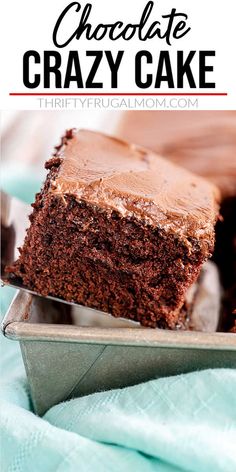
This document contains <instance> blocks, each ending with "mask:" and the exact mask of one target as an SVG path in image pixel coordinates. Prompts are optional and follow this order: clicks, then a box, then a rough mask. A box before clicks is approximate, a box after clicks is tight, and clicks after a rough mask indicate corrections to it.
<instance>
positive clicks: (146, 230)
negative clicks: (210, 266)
mask: <svg viewBox="0 0 236 472" xmlns="http://www.w3.org/2000/svg"><path fill="white" fill-rule="evenodd" d="M46 168H47V169H48V170H49V173H48V176H47V179H46V182H45V184H44V186H43V189H42V191H41V192H40V193H38V194H37V195H36V201H35V203H34V204H33V205H32V206H33V208H34V209H33V213H32V214H31V216H30V221H31V225H30V228H29V229H28V231H27V235H26V238H25V242H24V246H23V248H22V249H21V250H20V257H19V259H18V261H17V262H16V263H15V264H14V265H13V266H12V267H8V269H7V270H8V272H9V273H10V277H19V278H20V279H21V281H22V282H23V284H24V285H25V286H27V287H28V288H30V289H33V290H35V291H36V292H38V293H40V294H42V295H45V296H47V295H52V296H56V297H60V298H63V299H65V300H67V301H74V302H76V303H79V304H82V305H86V306H89V307H92V308H96V309H99V310H102V311H105V312H109V313H111V314H112V315H113V316H117V317H119V316H121V317H126V318H130V319H133V320H136V321H139V322H140V323H141V324H142V325H145V326H150V327H162V328H170V329H175V328H176V327H178V323H179V320H180V318H181V309H182V307H183V304H184V298H185V293H186V290H187V289H188V287H189V286H190V285H191V284H192V283H193V282H194V281H195V280H196V279H197V277H198V275H199V273H200V269H201V266H202V264H203V262H204V261H206V260H207V259H208V258H209V257H210V255H211V254H212V251H213V247H214V225H215V221H216V218H217V213H218V204H217V200H218V199H219V195H218V192H217V189H216V188H215V187H214V186H213V185H211V184H209V183H208V182H206V181H205V180H204V179H201V178H200V177H197V176H195V175H193V174H191V173H190V172H188V171H186V170H184V169H182V168H180V167H178V166H176V165H174V164H172V163H169V162H167V161H165V160H164V159H162V158H161V157H159V156H157V155H156V154H154V153H152V152H150V151H147V150H146V149H144V148H140V147H137V146H135V145H129V144H128V143H126V142H124V141H121V140H118V139H116V138H112V137H108V136H106V135H103V134H100V133H96V132H92V131H87V130H80V131H78V130H70V131H68V132H67V133H66V135H65V136H64V137H63V138H62V142H61V145H60V146H58V147H57V148H56V152H55V154H54V156H53V157H52V158H51V159H50V160H49V161H48V162H47V163H46Z"/></svg>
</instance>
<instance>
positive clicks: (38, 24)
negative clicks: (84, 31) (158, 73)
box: [1, 0, 236, 110]
mask: <svg viewBox="0 0 236 472" xmlns="http://www.w3.org/2000/svg"><path fill="white" fill-rule="evenodd" d="M68 3H70V1H66V0H48V1H47V2H46V1H45V0H43V1H40V2H39V1H36V0H21V1H20V2H18V1H16V0H15V1H14V2H10V1H8V2H4V11H3V16H2V18H3V21H2V26H1V36H2V38H1V44H2V60H1V64H2V68H1V108H2V109H38V108H39V101H38V99H36V98H35V97H9V92H24V91H25V92H30V91H31V92H38V91H43V87H42V86H39V87H38V89H32V90H29V89H26V88H25V87H24V85H23V81H22V70H23V67H22V58H23V54H24V52H25V51H27V50H29V49H34V50H36V51H39V52H40V53H41V52H42V51H43V50H58V51H59V52H60V53H61V54H62V56H63V60H64V63H66V58H67V55H68V51H69V50H79V54H80V58H81V62H82V68H83V74H84V78H86V74H87V72H88V70H89V63H91V62H90V61H91V58H86V57H85V51H86V50H91V49H99V50H106V49H107V50H112V52H113V53H115V51H117V50H119V49H122V50H123V49H124V50H125V54H124V57H123V60H122V65H121V69H120V74H119V89H118V90H112V89H111V88H110V75H109V69H108V66H107V65H106V62H105V61H104V62H103V63H102V64H101V65H100V69H99V73H98V75H97V80H101V81H102V82H103V83H104V88H103V89H102V90H101V89H99V90H98V91H102V92H109V91H119V92H141V90H140V89H138V88H137V87H135V82H134V56H135V54H136V52H137V51H139V50H140V49H147V50H150V51H151V52H152V54H153V57H154V58H155V57H158V51H159V50H166V49H170V50H171V55H172V56H173V59H174V57H175V51H176V50H177V49H178V50H184V51H186V53H187V52H188V51H189V50H216V57H215V58H210V59H209V62H210V63H211V62H213V64H214V66H215V69H214V73H209V80H210V79H213V81H215V82H216V88H215V89H210V90H207V89H204V90H201V91H202V92H207V91H209V92H228V97H201V99H199V109H213V110H214V109H235V108H236V107H235V105H236V66H235V61H236V59H235V58H236V54H235V43H236V41H235V13H236V2H235V0H225V1H224V2H220V1H218V0H205V1H202V0H199V1H197V0H158V1H155V6H154V10H153V12H152V15H151V19H150V20H149V22H152V21H154V20H160V19H161V18H160V17H161V15H162V14H166V13H169V12H170V10H171V8H176V9H177V10H178V11H181V12H185V13H187V14H188V16H189V20H188V21H189V25H190V26H191V31H190V32H189V33H188V34H187V35H186V36H185V37H184V38H182V39H179V40H177V41H175V43H174V44H173V45H172V46H171V48H169V47H168V46H167V45H166V43H165V41H163V40H158V39H152V40H148V41H145V42H140V41H139V40H137V39H132V40H130V41H128V42H127V41H124V40H118V41H113V42H111V41H110V40H109V39H106V38H105V39H104V40H102V41H95V40H92V41H86V40H85V39H81V40H80V41H76V40H73V41H72V43H71V44H70V45H69V46H67V47H66V48H64V49H56V48H55V46H54V44H53V41H52V31H53V28H54V25H55V22H56V20H57V18H58V16H59V14H60V13H61V12H62V10H63V9H64V8H65V6H66V5H68ZM85 3H86V2H81V4H82V5H85ZM91 3H92V4H93V9H92V14H91V16H90V21H92V23H93V24H95V25H96V24H97V23H100V22H102V23H111V22H114V21H117V20H121V21H123V22H124V23H129V22H132V23H136V22H137V23H138V22H139V20H140V17H141V13H142V11H143V9H144V6H145V5H146V3H147V2H146V1H145V0H119V2H115V1H112V0H110V1H109V0H96V1H95V0H91ZM79 18H80V14H78V13H77V14H76V13H73V14H71V15H70V18H68V19H69V20H70V21H68V22H67V26H68V28H70V31H71V33H72V32H73V31H74V30H75V29H76V26H77V24H78V21H79ZM174 62H175V61H174V60H173V65H174ZM37 67H38V70H40V67H42V66H37ZM155 69H156V67H155V59H154V64H153V65H149V69H147V72H153V73H154V74H155ZM173 69H174V67H173ZM38 70H37V72H38ZM62 70H63V69H62ZM35 71H36V69H35ZM174 76H175V72H174ZM195 76H196V77H197V69H195ZM45 91H47V92H49V91H50V92H56V91H62V90H56V89H55V88H53V87H52V88H51V89H50V90H48V89H47V90H45ZM67 91H71V92H78V91H79V92H83V91H85V90H78V89H76V87H75V86H73V87H71V89H70V90H67ZM95 91H96V90H94V89H93V90H92V92H95ZM160 91H163V92H165V91H167V92H168V91H169V92H172V91H178V90H177V89H176V90H173V89H172V90H168V89H167V88H166V87H165V86H163V87H162V89H161V90H155V89H154V88H152V89H146V90H144V92H149V93H150V92H160ZM180 91H181V92H183V91H184V92H188V91H190V92H197V91H198V90H197V89H192V90H190V89H189V88H188V86H187V85H186V87H185V88H184V90H180Z"/></svg>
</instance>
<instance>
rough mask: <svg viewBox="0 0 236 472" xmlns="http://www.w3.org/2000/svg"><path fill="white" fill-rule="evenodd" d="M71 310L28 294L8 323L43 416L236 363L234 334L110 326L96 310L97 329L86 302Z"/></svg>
mask: <svg viewBox="0 0 236 472" xmlns="http://www.w3.org/2000/svg"><path fill="white" fill-rule="evenodd" d="M71 310H72V309H71V307H70V306H69V305H65V304H62V303H59V302H55V301H52V300H48V299H44V298H41V297H38V296H35V295H32V294H29V293H26V292H23V291H20V292H18V293H17V295H16V297H15V298H14V300H13V302H12V304H11V306H10V308H9V310H8V313H7V315H6V316H5V319H4V322H3V332H4V334H5V336H7V337H8V338H10V339H14V340H17V341H19V342H20V346H21V351H22V356H23V360H24V364H25V368H26V372H27V376H28V381H29V384H30V389H31V394H32V401H33V405H34V409H35V412H36V413H37V414H39V415H43V414H44V413H45V412H46V411H47V410H48V409H49V408H50V407H52V406H53V405H55V404H57V403H59V402H61V401H64V400H67V399H70V398H74V397H78V396H82V395H87V394H89V393H93V392H96V391H101V390H108V389H112V388H119V387H124V386H128V385H134V384H137V383H140V382H144V381H147V380H149V379H153V378H157V377H162V376H168V375H173V374H180V373H184V372H190V371H193V370H199V369H206V368H210V367H231V368H236V336H235V335H234V334H230V333H219V332H215V333H206V332H196V331H167V330H160V329H149V328H141V327H139V325H136V324H134V325H131V324H129V323H126V322H124V321H122V320H121V321H120V324H117V320H115V323H114V327H109V328H107V327H106V326H105V324H104V323H106V321H104V323H103V318H102V316H103V315H100V318H99V317H98V316H97V312H96V313H95V315H96V316H95V319H96V320H99V321H98V324H100V325H101V326H99V325H97V326H94V323H93V320H92V321H91V323H90V322H89V317H88V309H86V320H87V322H86V323H84V318H83V316H82V315H83V313H82V312H83V308H82V307H78V308H77V313H76V314H73V313H72V312H71ZM93 313H94V310H91V316H92V317H93ZM104 316H105V320H106V319H107V316H108V315H104ZM62 323H64V324H62ZM110 323H111V321H109V326H111V324H110ZM84 324H90V326H85V325H84Z"/></svg>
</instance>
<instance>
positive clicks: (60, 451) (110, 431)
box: [0, 186, 236, 472]
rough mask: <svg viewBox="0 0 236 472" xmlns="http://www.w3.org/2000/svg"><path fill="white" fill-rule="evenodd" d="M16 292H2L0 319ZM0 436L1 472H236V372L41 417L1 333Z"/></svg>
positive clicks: (189, 378) (141, 388)
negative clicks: (35, 409) (32, 402)
mask: <svg viewBox="0 0 236 472" xmlns="http://www.w3.org/2000/svg"><path fill="white" fill-rule="evenodd" d="M5 189H6V190H8V188H7V186H5ZM24 192H25V186H24ZM14 193H15V195H17V196H19V195H20V193H21V192H20V190H19V189H17V188H14ZM29 199H32V196H31V195H30V196H29ZM27 200H28V198H27ZM13 293H14V290H13V289H10V288H9V287H5V288H3V289H2V290H1V310H2V314H4V313H5V311H6V309H7V306H8V304H9V302H10V299H11V298H12V296H13ZM0 434H1V467H0V470H1V471H2V472H51V471H52V472H53V471H57V472H77V471H79V472H83V471H85V472H90V471H91V472H100V471H108V472H113V471H114V472H120V471H122V472H123V471H135V472H136V471H137V472H138V471H145V472H146V471H147V472H151V471H158V472H180V471H188V472H190V471H193V472H210V471H214V472H235V471H236V370H230V369H216V370H206V371H202V372H194V373H191V374H184V375H178V376H175V377H169V378H162V379H156V380H153V381H150V382H147V383H144V384H141V385H137V386H134V387H129V388H125V389H121V390H113V391H110V392H102V393H96V394H93V395H90V396H87V397H84V398H79V399H74V400H70V401H67V402H65V403H61V404H59V405H56V406H55V407H53V408H51V409H50V410H49V411H48V412H47V413H46V414H45V415H44V417H43V418H39V417H37V416H36V415H34V414H33V413H32V411H31V400H30V393H29V389H28V383H27V379H26V375H25V371H24V366H23V362H22V359H21V354H20V349H19V345H18V343H17V342H16V341H9V340H7V339H5V338H3V336H1V393H0Z"/></svg>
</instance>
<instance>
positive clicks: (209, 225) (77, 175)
mask: <svg viewBox="0 0 236 472" xmlns="http://www.w3.org/2000/svg"><path fill="white" fill-rule="evenodd" d="M63 142H64V144H63V145H62V147H61V148H60V149H59V150H58V152H57V156H60V157H61V158H62V163H61V165H60V167H59V170H58V173H57V175H56V177H55V179H54V180H53V181H52V182H51V187H50V191H51V192H53V194H54V195H58V196H60V197H62V199H64V201H65V204H66V198H65V197H66V196H67V195H73V196H74V197H75V198H76V199H77V200H78V201H85V202H88V203H90V204H93V205H95V206H97V207H99V208H103V209H106V211H108V212H112V211H113V210H115V211H116V212H118V213H119V214H120V215H121V216H122V217H126V216H129V217H135V218H138V219H142V221H144V222H145V223H146V224H151V225H154V226H158V227H161V228H164V229H165V230H167V231H172V232H174V233H178V235H179V236H181V237H182V238H184V239H185V241H186V242H187V244H189V247H190V246H191V244H190V243H189V242H188V238H189V237H190V236H193V237H194V236H195V237H197V238H199V239H204V238H205V237H206V235H210V236H212V232H213V225H214V222H215V219H216V215H217V209H218V206H217V203H216V201H217V200H218V199H219V194H218V191H217V189H216V188H215V187H214V186H213V185H211V184H209V183H208V182H207V181H205V180H204V179H202V178H200V177H198V176H195V175H193V174H191V173H190V172H188V171H186V170H184V169H182V168H180V167H178V166H177V165H174V164H172V163H170V162H168V161H167V160H165V159H163V158H161V157H159V156H158V155H156V154H154V153H153V152H151V151H149V150H146V149H144V148H141V147H138V146H136V145H133V144H128V143H127V142H125V141H121V140H119V139H116V138H114V137H109V136H106V135H104V134H101V133H97V132H93V131H87V130H79V131H78V130H74V132H73V137H72V138H71V139H68V140H67V141H66V142H65V140H64V141H63Z"/></svg>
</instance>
